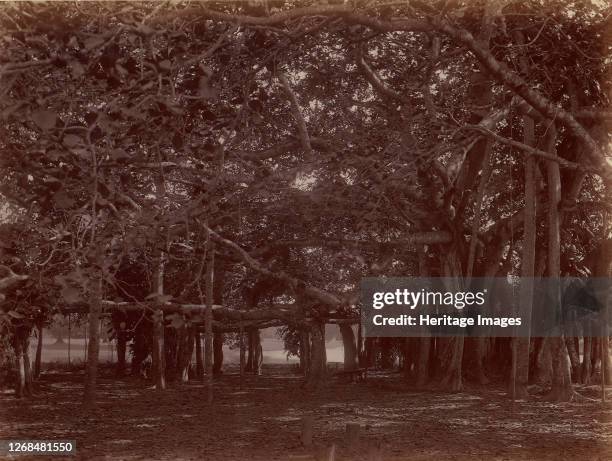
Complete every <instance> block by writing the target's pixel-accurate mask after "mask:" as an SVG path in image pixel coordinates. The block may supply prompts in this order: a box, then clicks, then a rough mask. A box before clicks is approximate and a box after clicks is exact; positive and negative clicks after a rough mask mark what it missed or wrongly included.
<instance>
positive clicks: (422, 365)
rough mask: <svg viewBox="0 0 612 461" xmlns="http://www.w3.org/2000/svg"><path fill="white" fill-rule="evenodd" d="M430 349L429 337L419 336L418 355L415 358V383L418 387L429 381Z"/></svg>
mask: <svg viewBox="0 0 612 461" xmlns="http://www.w3.org/2000/svg"><path fill="white" fill-rule="evenodd" d="M430 350H431V338H429V337H426V338H419V356H418V360H417V378H416V385H417V386H418V387H422V386H425V384H427V382H428V381H429V352H430Z"/></svg>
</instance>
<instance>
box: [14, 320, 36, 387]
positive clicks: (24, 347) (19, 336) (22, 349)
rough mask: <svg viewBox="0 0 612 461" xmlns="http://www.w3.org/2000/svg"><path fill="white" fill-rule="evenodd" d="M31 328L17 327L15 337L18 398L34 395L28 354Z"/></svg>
mask: <svg viewBox="0 0 612 461" xmlns="http://www.w3.org/2000/svg"><path fill="white" fill-rule="evenodd" d="M29 336H30V329H29V328H25V327H17V329H16V331H15V335H14V338H13V349H14V351H15V356H16V358H17V371H18V379H17V383H16V386H15V395H16V396H17V398H21V397H31V396H32V371H31V369H30V357H29V354H28V348H29V341H28V338H29Z"/></svg>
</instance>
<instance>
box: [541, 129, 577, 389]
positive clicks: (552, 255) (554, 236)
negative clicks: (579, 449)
mask: <svg viewBox="0 0 612 461" xmlns="http://www.w3.org/2000/svg"><path fill="white" fill-rule="evenodd" d="M556 141H557V131H556V129H555V126H554V124H553V123H551V124H550V126H549V127H548V130H547V136H546V149H547V151H548V153H549V154H551V155H557V150H556V147H555V143H556ZM546 176H547V186H548V277H549V278H550V279H552V280H553V281H557V282H556V283H555V284H554V293H553V295H554V299H553V303H554V306H560V305H561V286H560V283H559V282H558V281H559V277H560V276H561V235H560V225H561V217H560V215H559V205H560V203H561V173H560V171H559V164H558V163H557V162H553V161H548V162H546ZM570 339H571V338H570ZM550 345H551V353H552V365H553V376H552V389H551V397H552V398H553V399H555V400H559V401H566V400H570V399H571V398H572V395H573V392H574V391H573V388H572V376H571V372H570V369H571V367H570V361H569V360H570V358H569V356H568V350H567V348H566V345H565V340H564V338H563V334H561V336H560V337H555V338H550Z"/></svg>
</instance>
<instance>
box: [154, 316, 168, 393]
mask: <svg viewBox="0 0 612 461" xmlns="http://www.w3.org/2000/svg"><path fill="white" fill-rule="evenodd" d="M164 330H165V328H164V311H162V310H161V309H157V310H156V311H155V312H154V313H153V356H152V359H153V373H154V377H155V388H156V389H157V390H158V391H162V390H164V389H165V388H166V357H165V346H164V333H165V331H164Z"/></svg>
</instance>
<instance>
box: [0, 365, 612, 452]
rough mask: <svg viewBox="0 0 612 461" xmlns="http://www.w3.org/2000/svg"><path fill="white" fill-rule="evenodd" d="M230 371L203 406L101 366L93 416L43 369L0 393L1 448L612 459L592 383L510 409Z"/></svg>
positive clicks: (605, 419)
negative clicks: (21, 388) (23, 444)
mask: <svg viewBox="0 0 612 461" xmlns="http://www.w3.org/2000/svg"><path fill="white" fill-rule="evenodd" d="M231 371H232V370H231V369H230V372H226V374H224V375H222V376H221V377H220V378H218V379H216V381H215V401H214V404H213V406H212V408H211V407H208V406H207V404H206V389H205V387H204V386H203V385H202V384H201V383H193V384H192V383H190V384H185V385H173V386H170V388H169V389H168V390H166V391H164V392H157V391H155V390H154V389H152V388H151V387H150V386H151V383H148V382H144V381H142V380H138V379H135V378H125V379H122V380H116V379H114V378H112V375H111V370H104V369H103V370H102V376H101V377H100V378H99V393H98V398H97V409H96V410H95V411H93V412H87V411H84V410H83V409H82V407H81V405H80V401H81V397H82V386H83V374H82V372H48V373H45V374H43V375H42V377H41V379H40V381H39V383H38V385H37V392H36V396H35V397H34V398H32V399H31V400H27V401H26V400H21V401H19V400H17V399H15V397H14V396H13V395H11V394H9V393H2V394H0V439H47V440H49V439H72V440H76V446H77V456H76V458H75V457H74V456H73V457H69V458H66V459H72V460H74V459H84V460H96V459H109V460H135V459H143V460H145V459H146V460H177V461H178V460H191V459H193V460H211V461H212V460H214V461H217V460H219V461H234V460H235V461H239V460H240V461H248V460H258V461H273V460H283V461H284V460H287V461H290V460H317V459H327V458H323V457H322V454H323V453H324V452H325V450H326V449H327V448H328V447H331V446H332V445H335V446H336V451H335V453H336V457H335V459H336V461H344V460H355V461H358V460H364V461H365V460H368V459H373V458H369V456H371V454H372V452H371V451H370V450H373V448H371V447H373V446H375V445H377V444H378V445H380V447H381V449H380V450H382V457H381V458H379V459H382V460H385V461H386V460H389V461H399V460H428V461H433V460H436V461H438V460H468V459H485V460H489V459H491V460H539V459H551V460H552V459H554V460H569V459H579V460H581V461H587V460H610V459H612V406H611V405H610V404H602V403H601V402H600V401H597V400H595V399H596V398H598V388H597V387H596V386H594V387H589V388H581V389H579V390H580V392H581V393H582V394H583V395H586V396H590V397H591V398H593V400H592V401H587V402H583V403H564V404H552V403H549V402H546V401H544V400H543V399H541V398H533V399H531V400H529V401H520V402H517V403H516V404H515V405H514V407H513V406H512V404H511V402H510V401H509V399H508V397H507V396H506V393H505V392H504V391H503V390H502V389H501V388H499V389H497V390H495V389H490V388H489V389H487V390H482V389H469V390H467V391H466V392H464V393H458V394H447V393H440V392H416V391H411V390H408V389H402V387H401V386H400V384H401V381H400V379H401V378H400V376H399V375H398V374H395V375H382V374H380V375H376V374H375V375H374V376H369V377H368V380H367V382H366V383H355V384H344V383H341V382H338V380H336V379H331V380H330V382H329V384H328V385H327V386H326V387H325V388H324V389H323V390H321V391H318V392H316V393H312V392H308V391H306V390H304V389H302V387H301V384H302V379H301V377H299V376H298V375H295V374H293V373H292V372H291V367H289V366H268V367H264V374H263V375H262V376H258V377H255V376H248V377H247V378H246V380H245V383H244V386H243V388H242V389H241V388H240V380H239V376H238V374H237V373H232V372H231ZM607 399H608V400H609V401H612V388H609V389H608V397H607ZM304 415H314V417H315V426H314V446H313V447H311V448H308V449H307V448H304V447H302V446H301V443H300V438H299V436H300V430H301V418H302V416H304ZM347 423H360V424H361V425H362V428H363V429H362V434H361V445H360V447H359V448H358V449H356V450H355V449H349V447H347V446H346V444H345V442H344V433H345V427H346V424H347ZM18 459H20V460H24V459H28V458H26V457H23V456H20V457H19V458H18ZM31 459H40V457H32V458H31ZM46 459H50V458H49V457H46ZM54 459H57V458H54Z"/></svg>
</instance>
